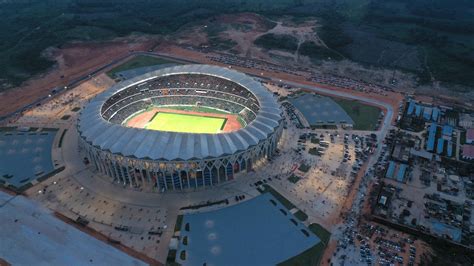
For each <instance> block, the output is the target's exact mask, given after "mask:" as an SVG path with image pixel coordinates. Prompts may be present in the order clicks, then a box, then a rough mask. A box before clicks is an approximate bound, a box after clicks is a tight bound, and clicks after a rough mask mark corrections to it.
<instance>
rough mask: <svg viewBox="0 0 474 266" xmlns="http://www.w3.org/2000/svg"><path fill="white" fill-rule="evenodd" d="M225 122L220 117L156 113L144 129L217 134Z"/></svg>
mask: <svg viewBox="0 0 474 266" xmlns="http://www.w3.org/2000/svg"><path fill="white" fill-rule="evenodd" d="M225 122H226V119H225V118H220V117H207V116H199V115H188V114H176V113H166V112H158V113H156V114H155V116H154V117H153V118H152V119H151V121H150V122H149V123H148V125H147V126H146V128H147V129H152V130H161V131H172V132H185V133H219V132H221V129H222V128H223V127H224V124H225Z"/></svg>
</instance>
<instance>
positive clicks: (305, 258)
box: [278, 224, 331, 266]
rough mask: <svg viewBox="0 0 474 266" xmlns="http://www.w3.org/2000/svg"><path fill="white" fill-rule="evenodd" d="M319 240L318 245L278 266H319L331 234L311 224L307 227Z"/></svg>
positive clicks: (317, 225)
mask: <svg viewBox="0 0 474 266" xmlns="http://www.w3.org/2000/svg"><path fill="white" fill-rule="evenodd" d="M308 229H309V230H311V232H313V233H314V234H315V235H316V236H318V238H319V239H320V240H321V242H319V243H318V244H316V245H314V246H313V247H311V248H309V249H307V250H306V251H304V252H302V253H300V254H298V255H296V256H294V257H292V258H290V259H288V260H286V261H284V262H282V263H279V264H278V265H279V266H290V265H319V262H320V260H321V258H322V256H323V254H324V249H326V246H327V244H328V242H329V238H330V237H331V234H330V233H329V232H328V231H327V230H326V229H324V228H323V227H322V226H320V225H319V224H311V225H310V226H309V227H308Z"/></svg>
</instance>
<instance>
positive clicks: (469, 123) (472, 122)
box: [459, 113, 474, 128]
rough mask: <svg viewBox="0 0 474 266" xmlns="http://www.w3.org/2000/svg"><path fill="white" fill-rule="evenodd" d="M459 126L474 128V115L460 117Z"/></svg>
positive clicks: (461, 115)
mask: <svg viewBox="0 0 474 266" xmlns="http://www.w3.org/2000/svg"><path fill="white" fill-rule="evenodd" d="M459 126H460V127H463V128H472V127H474V115H472V114H468V113H463V114H460V115H459Z"/></svg>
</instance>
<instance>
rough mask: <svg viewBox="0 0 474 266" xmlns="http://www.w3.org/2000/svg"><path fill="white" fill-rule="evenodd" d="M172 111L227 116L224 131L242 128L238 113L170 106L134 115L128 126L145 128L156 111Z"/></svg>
mask: <svg viewBox="0 0 474 266" xmlns="http://www.w3.org/2000/svg"><path fill="white" fill-rule="evenodd" d="M160 111H161V112H170V113H176V114H190V115H199V116H208V117H222V118H227V122H226V123H225V126H224V129H223V130H222V132H231V131H236V130H239V129H240V128H241V126H240V123H239V121H238V120H237V117H238V116H237V115H235V114H229V115H227V114H212V113H202V112H193V111H184V110H176V109H169V108H153V109H152V110H150V111H146V112H143V113H141V114H138V115H137V116H135V117H132V118H131V119H130V120H128V121H127V123H126V126H128V127H136V128H144V127H145V125H146V124H147V123H148V122H149V121H150V120H151V119H152V118H153V116H154V115H155V113H156V112H160Z"/></svg>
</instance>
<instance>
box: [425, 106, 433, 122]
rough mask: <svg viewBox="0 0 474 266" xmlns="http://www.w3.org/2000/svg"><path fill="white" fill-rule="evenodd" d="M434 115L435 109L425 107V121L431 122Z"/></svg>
mask: <svg viewBox="0 0 474 266" xmlns="http://www.w3.org/2000/svg"><path fill="white" fill-rule="evenodd" d="M432 113H433V108H431V107H425V108H423V118H424V119H425V120H431V114H432Z"/></svg>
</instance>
